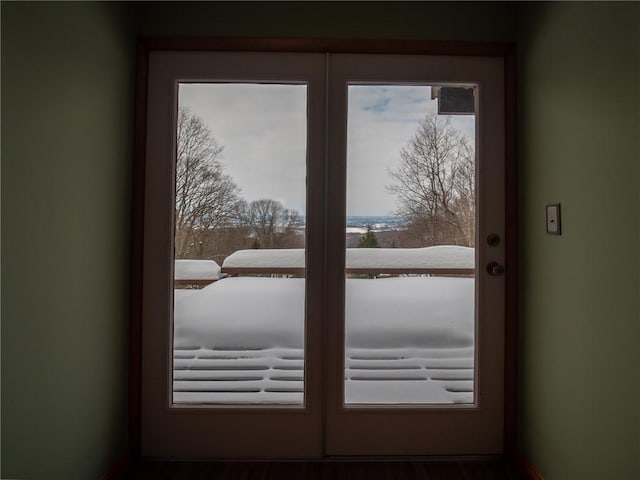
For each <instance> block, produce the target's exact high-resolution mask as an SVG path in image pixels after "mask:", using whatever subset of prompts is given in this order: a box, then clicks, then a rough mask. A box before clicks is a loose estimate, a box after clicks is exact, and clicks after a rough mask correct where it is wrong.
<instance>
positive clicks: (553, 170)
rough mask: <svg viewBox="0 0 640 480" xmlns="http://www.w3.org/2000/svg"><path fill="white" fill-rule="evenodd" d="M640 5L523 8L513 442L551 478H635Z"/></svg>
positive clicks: (639, 430) (638, 472)
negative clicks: (554, 213) (548, 214)
mask: <svg viewBox="0 0 640 480" xmlns="http://www.w3.org/2000/svg"><path fill="white" fill-rule="evenodd" d="M639 7H640V4H638V3H635V4H632V3H628V4H598V3H593V4H573V3H570V4H560V3H549V4H543V5H526V6H525V7H524V8H523V9H522V11H521V15H520V18H521V20H522V22H521V29H520V37H519V46H518V47H519V48H518V54H519V62H520V63H519V80H520V104H519V111H520V147H521V156H520V181H521V192H520V194H521V208H520V221H521V244H520V247H521V250H520V259H521V265H520V268H521V270H520V271H521V279H520V280H521V283H520V294H521V302H520V306H521V327H520V329H521V330H520V354H521V365H520V383H521V390H520V405H519V407H520V425H519V431H520V439H519V442H520V448H521V450H523V451H524V452H525V453H526V454H527V455H528V456H529V457H530V458H531V459H532V461H533V463H534V464H535V465H536V466H537V467H538V469H539V471H540V473H541V474H542V475H543V476H544V478H545V479H546V480H573V479H576V480H586V479H604V478H606V479H621V480H622V479H631V478H640V463H639V462H640V446H639V436H640V421H639V416H638V410H637V406H638V403H639V401H640V396H639V391H640V390H639V388H638V385H639V383H640V382H639V380H640V374H639V370H638V366H639V365H640V362H639V359H640V355H639V353H638V352H639V349H638V341H639V340H640V309H639V301H638V298H639V296H638V294H639V292H640V290H639V288H640V282H639V280H638V272H639V271H640V260H639V254H638V252H639V250H640V248H639V247H640V235H639V222H640V197H639V194H638V192H639V190H640V189H639V188H638V184H639V182H640V143H639V142H640V140H639V139H640V117H639V115H640V75H639V64H640V30H639V25H640V8H639ZM555 202H561V203H562V222H563V233H562V236H551V235H547V234H546V233H545V204H547V203H555Z"/></svg>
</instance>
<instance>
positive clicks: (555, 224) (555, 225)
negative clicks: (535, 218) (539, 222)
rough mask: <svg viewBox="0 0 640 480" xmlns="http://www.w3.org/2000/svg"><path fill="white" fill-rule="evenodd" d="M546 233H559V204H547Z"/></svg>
mask: <svg viewBox="0 0 640 480" xmlns="http://www.w3.org/2000/svg"><path fill="white" fill-rule="evenodd" d="M547 233H550V234H552V235H560V233H561V230H560V204H559V203H554V204H551V205H547Z"/></svg>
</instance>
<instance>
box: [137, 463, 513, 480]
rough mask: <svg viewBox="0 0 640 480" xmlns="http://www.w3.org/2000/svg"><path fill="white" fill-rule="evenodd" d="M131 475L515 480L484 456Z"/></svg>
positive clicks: (143, 466) (148, 466) (231, 479)
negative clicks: (481, 459)
mask: <svg viewBox="0 0 640 480" xmlns="http://www.w3.org/2000/svg"><path fill="white" fill-rule="evenodd" d="M128 478H129V480H147V479H153V480H378V479H379V480H422V479H425V480H502V479H505V480H517V479H519V478H520V477H519V476H518V475H516V474H515V473H514V470H513V469H512V467H511V466H509V465H506V464H504V463H502V462H488V461H473V462H471V461H468V462H453V461H376V462H363V461H354V462H337V461H329V462H142V463H140V464H138V465H134V466H133V467H132V471H131V473H130V475H129V477H128Z"/></svg>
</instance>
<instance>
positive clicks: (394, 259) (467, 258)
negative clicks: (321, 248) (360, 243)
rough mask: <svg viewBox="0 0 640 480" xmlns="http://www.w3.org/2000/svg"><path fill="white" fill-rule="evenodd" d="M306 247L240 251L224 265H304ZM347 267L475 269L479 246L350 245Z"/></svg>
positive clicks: (236, 266)
mask: <svg viewBox="0 0 640 480" xmlns="http://www.w3.org/2000/svg"><path fill="white" fill-rule="evenodd" d="M304 255H305V250H304V249H256V250H238V251H236V252H234V253H232V254H231V255H229V256H228V257H227V258H226V259H225V261H224V263H223V264H222V268H283V269H288V268H304V266H305V258H304ZM346 267H347V268H363V269H376V268H389V269H420V268H424V269H426V268H456V269H458V268H469V269H472V268H475V249H473V248H470V247H460V246H455V245H440V246H434V247H423V248H347V252H346Z"/></svg>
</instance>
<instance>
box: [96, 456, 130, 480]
mask: <svg viewBox="0 0 640 480" xmlns="http://www.w3.org/2000/svg"><path fill="white" fill-rule="evenodd" d="M131 458H132V456H131V452H130V451H129V450H127V451H124V452H122V453H120V455H118V456H117V457H115V458H114V459H113V461H112V462H111V464H110V465H109V467H108V468H107V471H106V472H105V473H104V474H103V475H102V476H101V477H100V480H122V479H124V478H126V477H127V473H129V467H130V466H131Z"/></svg>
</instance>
